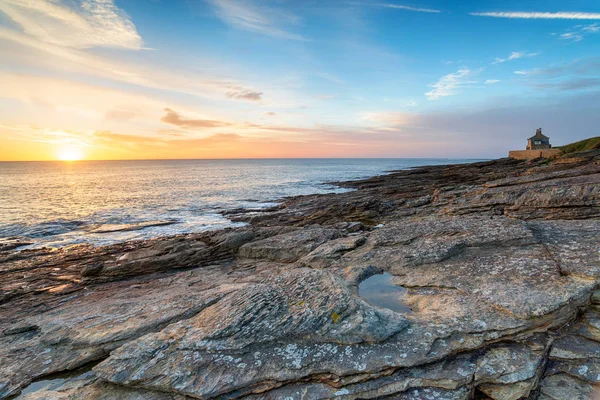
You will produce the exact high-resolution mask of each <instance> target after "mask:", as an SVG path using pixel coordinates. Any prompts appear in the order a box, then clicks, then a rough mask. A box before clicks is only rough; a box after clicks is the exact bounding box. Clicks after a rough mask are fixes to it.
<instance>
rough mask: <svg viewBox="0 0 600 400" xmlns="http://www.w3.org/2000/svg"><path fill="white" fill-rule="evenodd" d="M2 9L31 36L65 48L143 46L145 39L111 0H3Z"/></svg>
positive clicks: (127, 47)
mask: <svg viewBox="0 0 600 400" xmlns="http://www.w3.org/2000/svg"><path fill="white" fill-rule="evenodd" d="M0 11H2V12H4V13H5V14H6V15H8V16H9V17H10V18H11V19H12V20H13V21H15V22H16V23H17V24H18V25H20V26H21V28H22V29H23V31H24V32H25V33H26V34H28V35H29V36H32V37H35V38H36V39H38V40H41V41H43V42H45V43H51V44H55V45H59V46H64V47H73V48H80V49H83V48H90V47H112V48H121V49H128V50H139V49H141V48H142V45H143V42H142V38H141V37H140V35H139V34H138V32H137V30H136V28H135V25H134V24H133V22H131V20H130V19H129V17H128V16H127V14H125V12H124V11H122V10H121V9H120V8H118V7H117V6H116V5H115V4H114V2H113V1H112V0H83V1H82V2H81V3H79V4H78V5H76V4H75V3H71V2H68V3H67V2H66V1H61V0H58V1H50V0H30V1H22V0H2V1H0Z"/></svg>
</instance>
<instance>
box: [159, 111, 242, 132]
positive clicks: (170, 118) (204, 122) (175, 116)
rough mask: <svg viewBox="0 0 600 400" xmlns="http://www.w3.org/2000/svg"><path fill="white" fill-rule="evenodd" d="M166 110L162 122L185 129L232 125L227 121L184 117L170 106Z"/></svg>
mask: <svg viewBox="0 0 600 400" xmlns="http://www.w3.org/2000/svg"><path fill="white" fill-rule="evenodd" d="M164 111H165V112H166V113H167V115H165V116H164V117H162V118H161V119H160V120H161V121H162V122H165V123H167V124H171V125H175V126H179V127H181V128H185V129H199V128H222V127H224V126H231V124H230V123H229V122H225V121H214V120H208V119H190V118H184V117H182V116H181V115H180V114H179V113H178V112H177V111H174V110H171V109H170V108H165V109H164Z"/></svg>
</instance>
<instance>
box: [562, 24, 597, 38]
mask: <svg viewBox="0 0 600 400" xmlns="http://www.w3.org/2000/svg"><path fill="white" fill-rule="evenodd" d="M594 33H600V25H599V24H590V25H575V26H574V27H573V28H571V29H569V30H568V31H567V32H565V33H563V34H560V35H558V38H559V39H561V40H567V41H569V42H580V41H582V40H583V38H584V37H585V36H587V35H589V34H594Z"/></svg>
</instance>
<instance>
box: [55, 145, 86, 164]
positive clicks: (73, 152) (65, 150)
mask: <svg viewBox="0 0 600 400" xmlns="http://www.w3.org/2000/svg"><path fill="white" fill-rule="evenodd" d="M81 158H82V153H81V149H80V148H79V147H75V146H62V147H60V148H59V149H58V159H59V160H61V161H77V160H81Z"/></svg>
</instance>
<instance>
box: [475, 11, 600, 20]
mask: <svg viewBox="0 0 600 400" xmlns="http://www.w3.org/2000/svg"><path fill="white" fill-rule="evenodd" d="M469 15H473V16H476V17H494V18H517V19H600V13H587V12H565V11H560V12H522V11H509V12H471V13H469Z"/></svg>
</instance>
